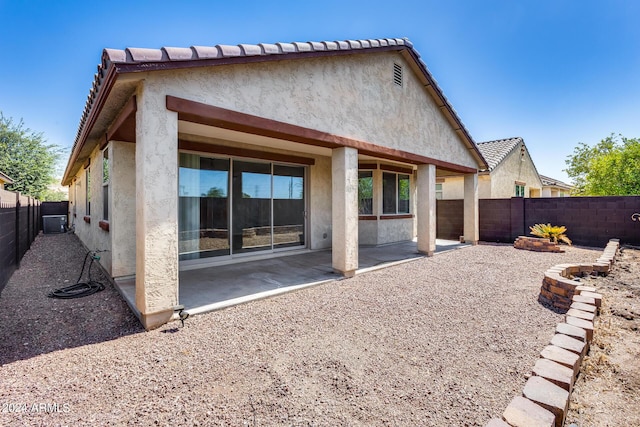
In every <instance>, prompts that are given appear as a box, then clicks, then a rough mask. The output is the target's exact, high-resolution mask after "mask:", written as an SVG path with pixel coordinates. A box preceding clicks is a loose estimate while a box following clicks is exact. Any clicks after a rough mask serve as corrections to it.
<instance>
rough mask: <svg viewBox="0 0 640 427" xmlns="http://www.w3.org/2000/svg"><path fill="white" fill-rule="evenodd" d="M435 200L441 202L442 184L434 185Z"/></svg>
mask: <svg viewBox="0 0 640 427" xmlns="http://www.w3.org/2000/svg"><path fill="white" fill-rule="evenodd" d="M436 199H438V200H442V184H436Z"/></svg>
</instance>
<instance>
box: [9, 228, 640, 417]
mask: <svg viewBox="0 0 640 427" xmlns="http://www.w3.org/2000/svg"><path fill="white" fill-rule="evenodd" d="M601 252H602V250H601V249H590V248H578V247H570V248H567V252H566V253H561V254H557V253H535V252H529V251H522V250H517V249H514V248H513V246H510V245H479V246H474V247H469V248H465V249H461V250H454V251H449V252H445V253H442V254H439V255H436V256H434V257H430V258H423V259H420V260H416V261H412V262H409V263H405V264H401V265H397V266H394V267H390V268H386V269H382V270H378V271H373V272H370V273H366V274H361V275H357V276H355V277H354V278H351V279H345V280H339V281H336V282H332V283H329V284H326V285H323V286H317V287H314V288H309V289H306V290H304V291H299V292H293V293H289V294H285V295H281V296H279V297H277V298H271V299H266V300H261V301H256V302H253V303H249V304H244V305H239V306H235V307H231V308H228V309H225V310H221V311H217V312H212V313H207V314H203V315H200V316H194V317H193V318H190V319H188V320H187V322H186V323H185V326H184V328H181V327H178V325H177V324H175V323H173V324H168V325H165V326H163V327H162V328H159V329H157V330H154V331H150V332H144V331H143V330H142V328H141V327H140V325H139V323H138V321H137V319H136V318H135V317H134V316H133V315H132V314H131V312H130V310H129V309H128V307H127V305H126V304H125V303H124V301H123V300H122V298H120V296H119V295H118V293H117V291H116V290H115V289H114V288H113V286H111V285H110V284H109V283H108V282H107V281H106V280H105V278H104V276H102V274H101V272H100V271H99V270H97V269H96V270H95V271H94V272H93V273H94V275H93V278H94V279H99V280H104V281H105V283H106V285H107V288H106V289H105V290H104V291H102V292H100V293H97V294H94V295H91V296H89V297H86V298H82V299H77V300H52V299H50V298H47V296H46V295H47V293H48V292H50V291H51V290H53V289H55V288H59V287H61V286H65V285H68V284H70V283H74V282H75V280H76V279H77V277H78V274H79V271H80V268H81V266H82V260H83V258H84V255H85V253H86V252H85V250H84V248H83V247H82V245H81V244H80V242H79V240H78V239H77V237H76V236H75V235H68V234H67V235H56V236H54V235H51V236H42V235H41V236H39V237H38V238H37V239H36V241H35V242H34V244H33V245H32V247H31V250H30V251H29V252H27V254H26V256H25V258H24V259H23V261H22V266H21V268H20V269H19V270H17V271H16V272H15V273H14V275H13V277H12V278H11V280H10V281H9V283H8V285H7V287H6V288H5V289H4V290H3V291H2V294H1V295H0V325H1V327H0V426H4V425H11V426H13V425H24V426H27V425H34V426H49V425H51V426H61V425H68V426H85V425H86V426H103V425H112V426H122V425H136V426H138V425H145V426H146V425H190V426H191V425H202V426H210V425H220V426H228V425H229V426H279V425H281V426H367V427H368V426H390V427H392V426H421V427H422V426H484V425H485V424H486V422H487V421H488V420H489V419H490V418H492V417H495V416H499V415H500V414H502V412H503V411H504V408H505V407H506V406H507V405H508V403H509V402H510V401H511V399H512V398H513V397H514V396H515V395H518V394H520V393H521V392H522V388H523V386H524V384H525V382H526V377H527V376H528V375H530V373H531V368H532V366H533V365H534V363H535V360H536V359H537V358H538V357H539V356H538V355H539V352H540V350H541V349H542V348H543V347H544V346H545V345H546V344H547V343H548V342H549V340H550V339H551V337H552V335H553V330H554V328H555V325H557V324H558V323H559V322H561V321H562V317H563V316H562V315H561V314H558V313H555V312H553V311H551V310H549V309H547V308H545V307H543V306H542V305H541V304H539V303H538V301H537V297H538V294H539V292H540V284H541V280H542V274H543V272H544V271H545V270H546V269H547V268H549V267H550V266H553V265H556V264H559V263H564V262H593V261H594V260H595V259H596V258H597V257H598V256H599V255H600V254H601ZM638 260H640V251H630V250H625V251H623V253H622V255H621V257H620V259H619V261H618V263H617V264H616V267H615V269H614V272H613V273H612V274H611V275H610V276H609V277H607V278H603V279H597V280H596V282H594V283H596V286H597V287H598V288H599V289H601V290H602V292H603V293H604V294H605V309H604V310H603V312H604V313H603V315H602V317H601V319H602V320H601V321H600V323H601V324H600V325H599V329H598V332H597V333H596V337H597V338H596V343H597V344H598V346H602V355H598V354H599V353H596V351H597V349H596V345H594V350H592V355H591V359H590V361H589V362H587V363H585V364H584V366H585V373H583V374H582V375H581V376H580V381H579V384H578V385H577V386H576V389H577V391H576V393H574V399H575V402H573V404H572V408H573V411H572V413H571V414H570V417H569V420H572V421H569V422H567V424H566V425H567V426H568V425H569V423H570V422H576V423H578V425H579V426H580V427H583V426H606V425H612V426H613V425H615V426H634V425H636V426H639V425H640V421H639V419H638V415H637V414H636V413H634V410H635V409H636V408H638V406H639V405H638V403H639V401H638V389H639V388H640V382H639V381H638V378H639V376H638V364H637V360H638V356H639V354H638V351H637V350H638V345H640V344H639V343H638V341H639V340H638V329H637V327H638V323H637V322H638V316H639V312H640V309H638V305H637V303H638V300H639V299H640V298H639V297H640V295H639V294H638V292H639V291H640V289H639V288H638V277H639V276H640V271H639V270H638ZM616 288H617V290H615V289H616ZM626 295H632V297H631V298H627V296H626ZM618 300H619V302H618ZM623 303H624V304H626V305H624V304H623ZM634 304H635V305H634ZM625 308H627V310H626V311H625ZM613 313H618V315H614V314H613ZM620 315H622V316H623V317H621V316H620ZM627 318H631V320H628V319H627ZM607 319H610V320H607ZM634 322H635V323H634ZM603 325H605V326H606V327H607V328H609V329H607V331H608V332H607V333H603V332H602V328H603ZM623 326H624V327H623ZM632 327H635V329H631V328H632ZM606 340H609V341H606ZM607 343H608V344H607ZM630 345H635V347H633V348H630V347H629V346H630ZM629 361H632V362H631V363H630V362H629ZM636 412H637V411H636ZM605 417H608V418H605Z"/></svg>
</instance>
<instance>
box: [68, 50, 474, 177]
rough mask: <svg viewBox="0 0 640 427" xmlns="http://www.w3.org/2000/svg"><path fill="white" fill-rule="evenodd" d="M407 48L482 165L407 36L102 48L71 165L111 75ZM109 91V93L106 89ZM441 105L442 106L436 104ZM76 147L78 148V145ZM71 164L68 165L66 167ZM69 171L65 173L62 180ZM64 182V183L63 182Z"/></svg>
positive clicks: (74, 146)
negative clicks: (287, 56) (234, 61)
mask: <svg viewBox="0 0 640 427" xmlns="http://www.w3.org/2000/svg"><path fill="white" fill-rule="evenodd" d="M404 49H407V50H409V52H410V54H411V55H412V56H413V58H414V59H415V61H416V63H417V65H418V67H419V68H420V69H421V71H422V72H423V74H424V76H425V77H426V79H427V81H428V84H427V86H432V87H433V89H434V92H435V95H434V96H435V97H437V98H439V102H438V101H437V100H436V102H438V103H439V107H440V108H443V109H445V110H448V111H449V112H450V115H451V117H452V120H453V122H454V123H455V125H456V126H457V129H456V130H457V131H459V132H461V134H462V135H463V137H464V138H466V139H467V140H468V141H469V143H470V145H471V146H472V147H471V148H472V149H474V150H475V151H476V152H477V155H478V158H479V159H480V162H482V160H483V159H482V155H481V154H480V152H479V151H478V150H477V148H476V144H475V141H474V140H473V138H472V137H471V134H470V133H469V131H468V130H467V129H466V127H465V126H464V124H463V123H462V121H461V120H460V117H459V116H458V114H457V113H456V111H455V110H454V109H453V107H452V105H451V103H450V102H449V100H448V99H447V98H446V97H445V96H444V94H443V93H442V90H441V89H440V87H439V86H438V84H437V82H436V80H435V79H434V78H433V76H432V75H431V73H430V71H429V70H428V68H427V65H426V64H425V63H424V62H423V61H422V59H421V58H420V54H419V53H418V52H417V51H416V50H415V49H414V48H413V43H411V41H409V39H407V38H383V39H362V40H338V41H321V42H292V43H273V44H271V43H259V44H238V45H222V44H218V45H215V46H191V47H162V48H160V49H147V48H133V47H130V48H126V49H124V50H120V49H104V50H103V51H102V61H101V63H100V64H99V65H98V71H97V73H96V74H95V75H94V81H93V86H92V88H91V90H90V91H89V95H88V96H87V101H86V103H85V107H84V111H83V113H82V117H81V119H80V123H79V126H78V132H77V134H76V138H75V141H74V144H73V148H72V150H71V157H70V159H69V160H70V162H69V163H71V161H72V159H73V155H74V152H76V149H77V148H78V149H80V148H81V147H82V145H83V144H84V142H85V140H86V137H87V136H86V132H87V129H85V127H89V128H90V127H91V126H92V125H93V123H92V114H95V111H94V110H95V109H96V105H98V107H97V108H98V110H99V109H100V108H101V105H100V104H101V103H100V102H97V101H98V97H99V95H101V92H104V91H105V89H104V86H109V84H111V83H112V78H113V75H112V74H118V73H126V72H135V71H152V70H162V69H168V68H173V67H175V68H181V67H193V66H200V65H202V66H206V65H213V64H215V63H220V64H224V63H227V62H228V61H233V60H237V61H239V62H242V61H243V60H244V61H247V62H248V61H250V60H254V61H255V60H267V58H271V59H275V58H276V57H279V56H282V55H291V56H299V55H313V54H339V53H359V52H363V51H376V50H404ZM107 91H108V90H107ZM440 103H441V105H440ZM77 146H79V147H77ZM68 166H69V165H68ZM66 175H67V173H66V172H65V177H66ZM63 180H64V179H63Z"/></svg>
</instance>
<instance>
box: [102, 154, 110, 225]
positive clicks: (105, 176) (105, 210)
mask: <svg viewBox="0 0 640 427" xmlns="http://www.w3.org/2000/svg"><path fill="white" fill-rule="evenodd" d="M108 150H109V148H105V149H104V151H103V152H102V219H103V220H105V221H109V151H108Z"/></svg>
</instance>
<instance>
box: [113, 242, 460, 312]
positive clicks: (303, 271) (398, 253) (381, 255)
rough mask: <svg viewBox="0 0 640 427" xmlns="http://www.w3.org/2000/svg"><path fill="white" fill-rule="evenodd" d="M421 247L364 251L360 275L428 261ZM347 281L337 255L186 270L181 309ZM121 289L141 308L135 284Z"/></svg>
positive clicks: (444, 246) (444, 245) (442, 245)
mask: <svg viewBox="0 0 640 427" xmlns="http://www.w3.org/2000/svg"><path fill="white" fill-rule="evenodd" d="M464 246H468V245H466V244H461V243H459V242H456V241H451V240H440V239H438V240H437V241H436V253H438V252H444V251H447V250H452V249H457V248H460V247H464ZM423 256H424V255H422V254H420V253H418V251H417V244H416V242H415V241H414V242H403V243H397V244H390V245H384V246H376V247H360V249H359V264H360V268H359V269H358V270H357V272H356V274H359V273H364V272H366V271H370V270H373V269H377V268H384V267H388V266H390V265H394V264H397V263H400V262H405V261H409V260H412V259H416V258H422V257H423ZM340 279H342V276H341V275H340V274H337V273H335V272H334V271H333V269H332V267H331V251H330V250H324V251H305V252H304V253H299V252H298V253H296V254H289V255H283V256H279V257H274V258H269V259H261V260H254V261H246V262H241V263H235V264H225V265H217V266H213V267H206V268H199V269H192V270H184V271H180V290H179V299H180V304H182V305H184V306H185V311H186V312H188V313H189V314H199V313H205V312H208V311H213V310H218V309H221V308H225V307H230V306H232V305H236V304H241V303H244V302H248V301H253V300H257V299H261V298H266V297H271V296H274V295H278V294H282V293H285V292H291V291H294V290H299V289H303V288H306V287H310V286H315V285H319V284H321V283H326V282H330V281H334V280H340ZM117 285H118V286H119V288H120V291H121V293H122V295H123V296H124V297H125V299H126V300H127V302H128V303H129V305H130V306H131V308H132V309H133V310H134V311H135V312H136V314H138V312H137V310H136V308H135V279H134V278H127V279H121V280H118V282H117Z"/></svg>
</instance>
